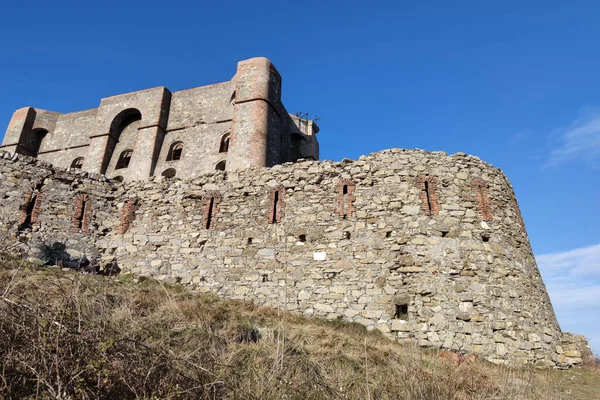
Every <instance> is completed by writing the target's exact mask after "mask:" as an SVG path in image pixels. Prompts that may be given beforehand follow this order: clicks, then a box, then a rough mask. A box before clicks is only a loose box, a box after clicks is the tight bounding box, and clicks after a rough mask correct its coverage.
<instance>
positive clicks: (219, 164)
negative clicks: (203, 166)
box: [215, 160, 227, 171]
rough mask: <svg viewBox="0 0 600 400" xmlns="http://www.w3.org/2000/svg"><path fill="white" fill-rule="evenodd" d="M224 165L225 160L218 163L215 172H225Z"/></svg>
mask: <svg viewBox="0 0 600 400" xmlns="http://www.w3.org/2000/svg"><path fill="white" fill-rule="evenodd" d="M226 164H227V163H226V162H225V160H223V161H219V162H218V163H217V165H215V171H225V167H226Z"/></svg>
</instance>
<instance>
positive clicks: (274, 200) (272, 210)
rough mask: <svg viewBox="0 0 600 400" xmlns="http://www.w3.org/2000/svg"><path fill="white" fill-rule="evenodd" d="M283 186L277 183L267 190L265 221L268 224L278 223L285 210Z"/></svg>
mask: <svg viewBox="0 0 600 400" xmlns="http://www.w3.org/2000/svg"><path fill="white" fill-rule="evenodd" d="M284 198H285V188H284V187H283V186H282V185H277V186H275V187H273V188H271V189H270V190H269V209H268V212H267V221H268V223H269V224H278V223H280V222H281V220H282V219H283V216H284V214H285V213H284V211H285V201H284Z"/></svg>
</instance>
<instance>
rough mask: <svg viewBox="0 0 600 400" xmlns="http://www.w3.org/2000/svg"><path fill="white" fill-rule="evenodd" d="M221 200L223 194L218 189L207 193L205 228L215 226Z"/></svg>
mask: <svg viewBox="0 0 600 400" xmlns="http://www.w3.org/2000/svg"><path fill="white" fill-rule="evenodd" d="M220 202H221V194H220V193H219V192H217V191H212V192H209V193H207V195H206V198H205V200H204V215H203V216H204V223H203V225H204V229H211V228H214V226H215V222H216V215H217V205H218V204H219V203H220Z"/></svg>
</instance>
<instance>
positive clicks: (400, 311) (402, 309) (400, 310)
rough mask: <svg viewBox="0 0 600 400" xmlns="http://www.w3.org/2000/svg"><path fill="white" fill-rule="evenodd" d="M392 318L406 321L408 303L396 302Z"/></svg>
mask: <svg viewBox="0 0 600 400" xmlns="http://www.w3.org/2000/svg"><path fill="white" fill-rule="evenodd" d="M394 318H395V319H402V320H404V321H408V304H396V309H395V311H394Z"/></svg>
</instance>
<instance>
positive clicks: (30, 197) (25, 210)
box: [18, 183, 43, 231]
mask: <svg viewBox="0 0 600 400" xmlns="http://www.w3.org/2000/svg"><path fill="white" fill-rule="evenodd" d="M42 187H43V185H42V184H41V183H40V184H37V185H35V184H34V185H31V190H28V191H26V192H25V195H24V199H23V200H24V201H23V204H21V207H20V210H21V216H20V217H19V221H18V222H19V227H18V230H19V231H21V230H23V229H25V228H31V227H32V226H33V225H34V224H36V223H37V222H38V217H39V215H40V213H41V205H42V197H43V192H42Z"/></svg>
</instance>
